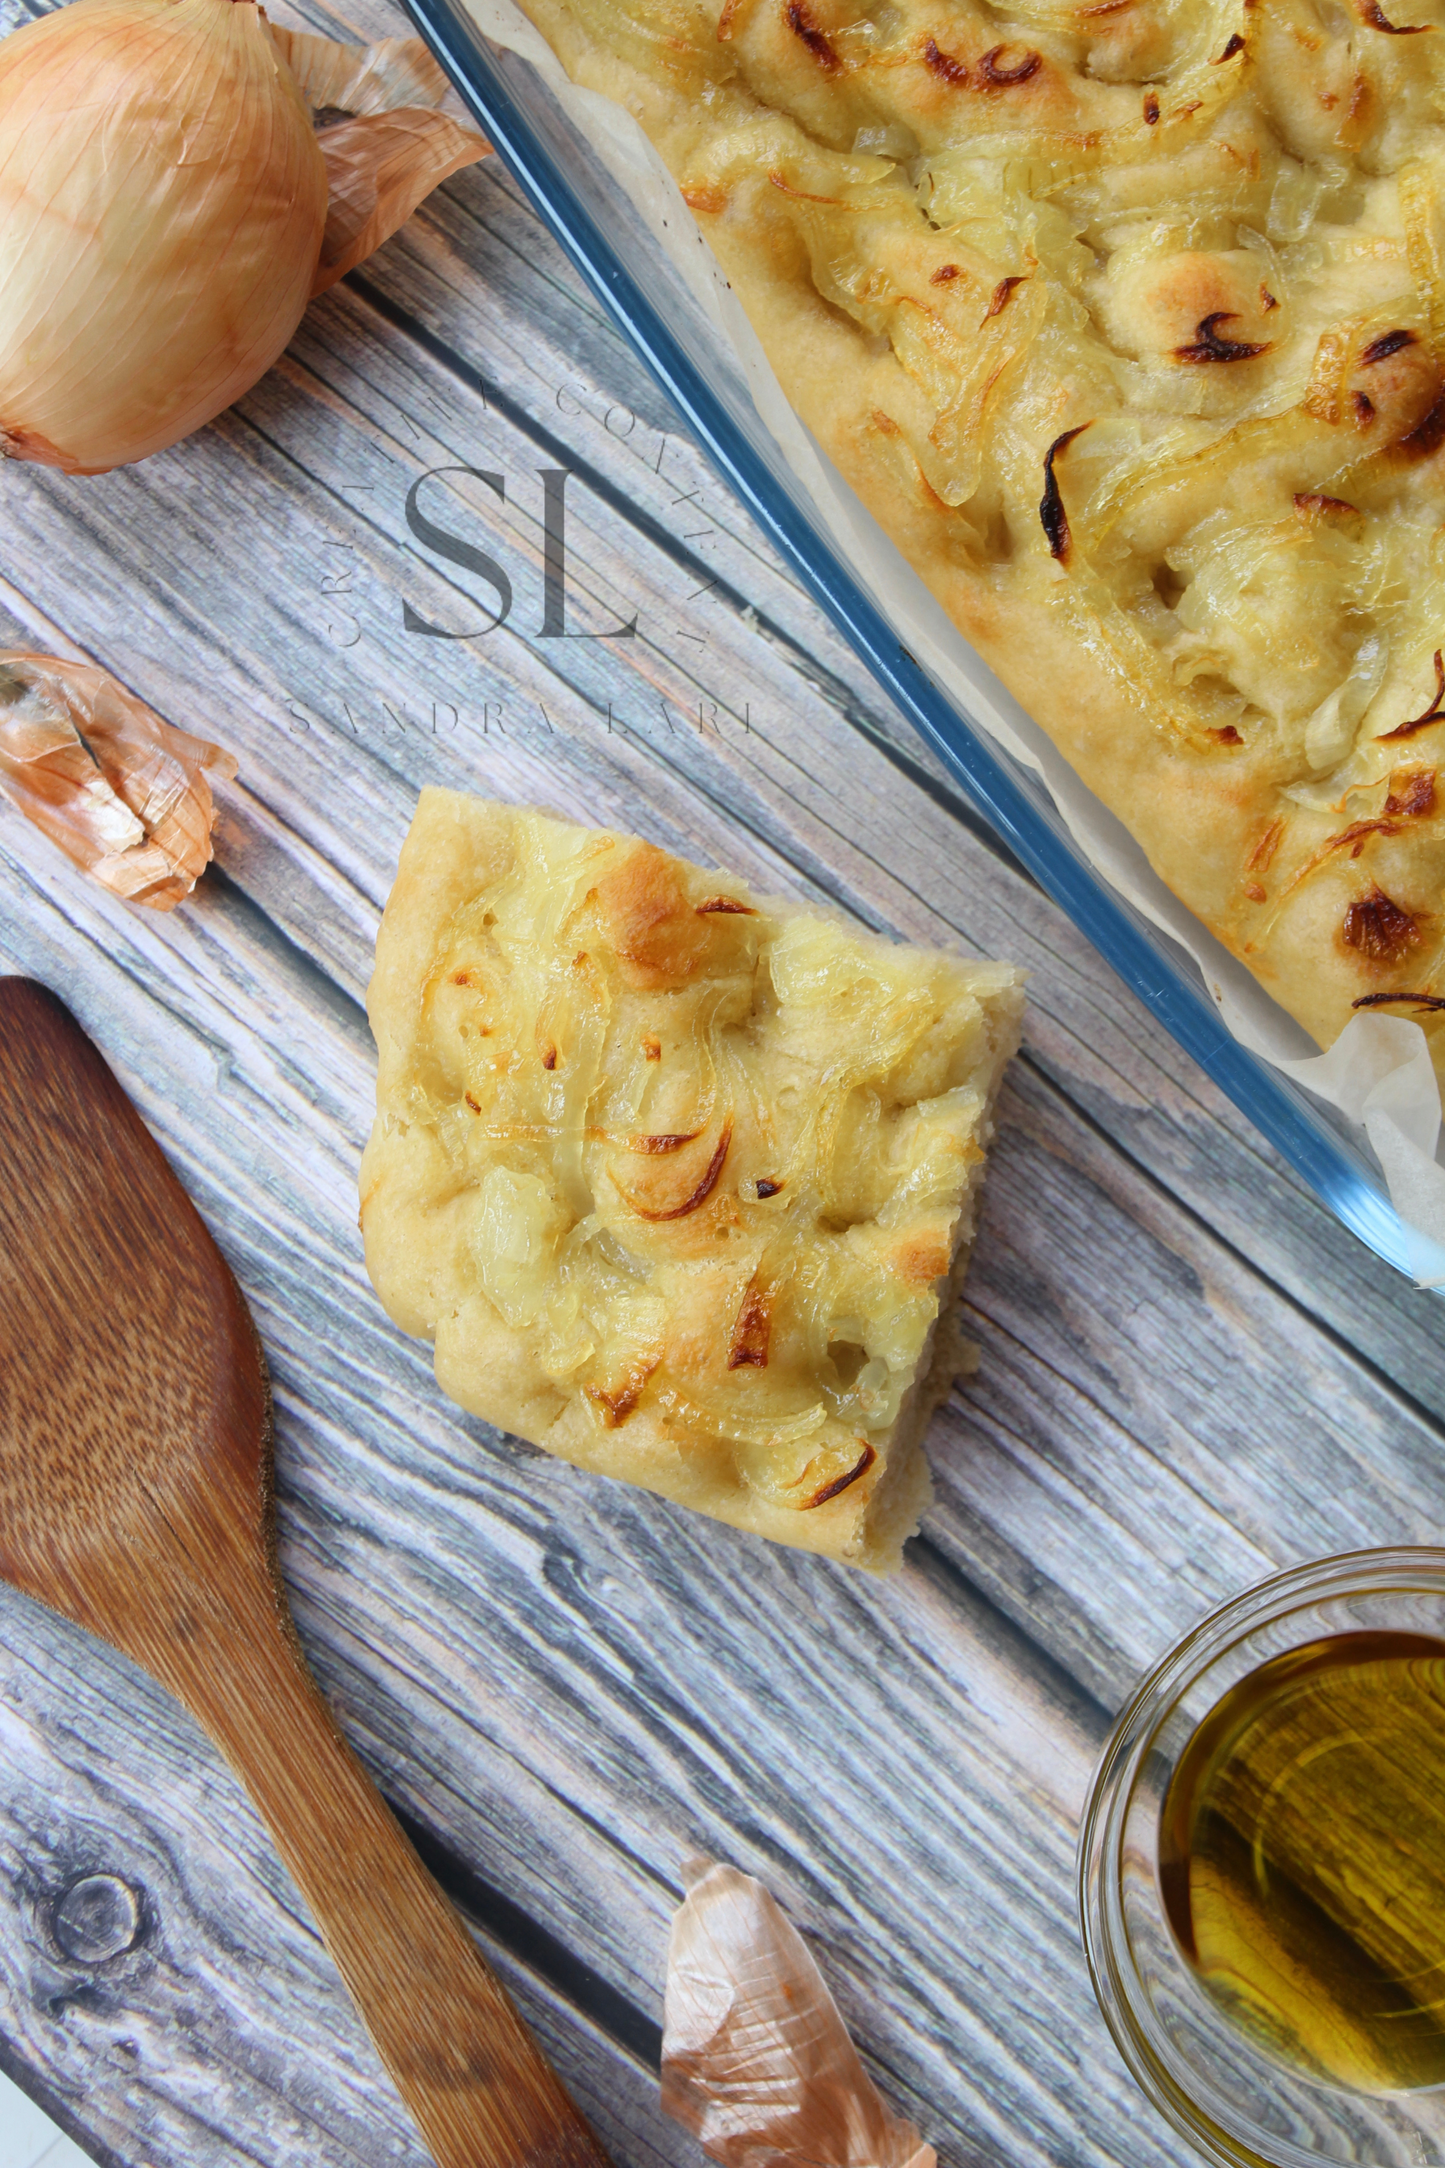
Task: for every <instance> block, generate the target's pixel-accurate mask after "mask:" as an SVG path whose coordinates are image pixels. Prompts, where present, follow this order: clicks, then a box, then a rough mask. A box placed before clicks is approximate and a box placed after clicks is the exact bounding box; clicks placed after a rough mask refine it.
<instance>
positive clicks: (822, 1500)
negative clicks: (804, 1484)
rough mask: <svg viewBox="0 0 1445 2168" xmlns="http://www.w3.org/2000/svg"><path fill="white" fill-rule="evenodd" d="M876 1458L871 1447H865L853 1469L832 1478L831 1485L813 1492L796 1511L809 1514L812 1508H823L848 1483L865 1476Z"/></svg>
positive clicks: (828, 1484) (826, 1484)
mask: <svg viewBox="0 0 1445 2168" xmlns="http://www.w3.org/2000/svg"><path fill="white" fill-rule="evenodd" d="M877 1458H878V1455H877V1454H876V1453H875V1452H874V1450H873V1448H872V1446H871V1445H865V1446H864V1448H863V1454H862V1458H861V1459H860V1460H859V1462H858V1465H857V1466H856V1467H855V1468H850V1469H849V1470H848V1473H847V1474H846V1475H839V1476H834V1478H833V1480H832V1482H831V1483H825V1484H824V1485H823V1488H822V1489H821V1490H820V1491H814V1493H813V1495H812V1497H811V1498H805V1499H804V1500H803V1502H802V1504H801V1505H800V1506H799V1508H798V1511H799V1512H800V1513H811V1512H812V1510H813V1508H814V1506H825V1505H826V1504H827V1503H828V1500H829V1499H830V1498H836V1497H837V1495H838V1493H839V1491H845V1490H846V1489H847V1488H848V1485H849V1484H850V1483H856V1482H857V1480H858V1478H859V1476H860V1475H866V1474H867V1473H868V1470H869V1469H870V1468H871V1467H872V1465H873V1463H874V1461H875V1460H876V1459H877Z"/></svg>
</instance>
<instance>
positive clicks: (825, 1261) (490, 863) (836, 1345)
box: [361, 790, 1023, 1569]
mask: <svg viewBox="0 0 1445 2168" xmlns="http://www.w3.org/2000/svg"><path fill="white" fill-rule="evenodd" d="M1022 1006H1023V995H1022V991H1021V987H1020V974H1019V973H1018V972H1017V971H1015V970H1014V969H1013V968H1012V967H1011V966H1009V965H1007V964H990V963H966V962H964V961H963V960H962V959H961V958H959V957H956V956H946V955H939V954H935V953H933V952H931V951H927V950H922V949H914V948H901V947H895V946H894V945H892V944H891V943H889V942H887V941H883V940H879V939H876V938H874V937H872V936H869V935H866V934H861V933H858V932H855V931H854V930H853V928H852V927H851V926H848V925H846V924H844V923H840V922H835V921H834V920H832V919H825V918H820V917H817V916H814V915H813V914H811V913H810V912H807V911H804V910H801V909H797V908H794V907H791V906H788V905H784V904H775V903H763V902H757V901H755V900H754V899H753V898H752V897H751V896H750V895H749V893H748V891H747V888H746V887H745V886H744V884H743V883H742V882H741V881H738V880H735V879H733V878H731V877H730V876H728V875H723V874H717V873H706V872H703V871H702V870H701V869H700V868H698V867H696V866H690V865H687V864H685V863H683V862H682V861H681V860H679V859H675V858H670V857H668V856H667V855H666V854H665V853H664V852H662V851H660V850H657V849H656V848H655V847H654V846H653V845H651V844H648V843H643V842H639V841H638V840H637V839H636V838H634V837H631V836H618V835H611V834H607V833H605V832H598V831H595V830H592V829H586V828H575V827H572V826H570V825H568V824H567V823H565V822H562V821H556V820H550V819H548V818H546V817H545V816H544V815H542V814H540V813H534V812H528V811H519V810H517V809H515V808H512V807H509V806H503V805H493V804H489V803H488V802H486V801H485V800H483V799H479V798H470V797H464V796H461V795H458V794H456V793H453V792H450V791H442V790H426V791H424V792H423V793H422V796H421V801H420V804H419V805H418V808H417V814H416V819H415V821H414V822H413V824H412V828H411V832H410V834H409V835H408V837H407V840H406V844H405V847H404V848H403V851H402V855H401V864H400V866H399V868H398V871H397V878H396V885H395V887H394V888H393V890H392V894H391V899H390V901H389V902H388V904H387V907H386V913H385V916H384V918H383V920H382V926H381V934H380V937H379V939H378V942H377V952H376V974H375V976H374V978H373V980H372V983H371V992H370V998H369V1007H370V1014H371V1022H372V1028H373V1030H374V1032H375V1034H376V1042H377V1048H378V1053H379V1072H378V1078H377V1119H376V1126H375V1128H374V1130H373V1132H372V1136H371V1141H370V1143H369V1145H368V1146H367V1149H366V1153H365V1156H364V1159H363V1161H362V1171H361V1193H362V1194H361V1224H362V1230H363V1233H364V1235H365V1239H366V1262H367V1267H368V1269H369V1271H370V1273H371V1276H372V1279H373V1281H374V1283H375V1285H376V1289H377V1292H378V1294H379V1295H380V1296H381V1299H382V1301H383V1303H384V1304H385V1305H386V1308H387V1310H388V1311H389V1312H390V1314H391V1315H392V1317H393V1318H395V1319H396V1321H397V1323H398V1324H400V1325H402V1326H403V1327H404V1328H405V1329H406V1330H407V1331H408V1332H414V1333H418V1334H424V1335H426V1336H427V1337H428V1338H432V1339H434V1340H435V1342H436V1369H437V1378H438V1380H439V1382H440V1383H441V1385H442V1387H443V1389H444V1391H446V1392H448V1393H450V1394H451V1396H452V1398H453V1399H454V1400H457V1401H459V1402H460V1403H461V1405H462V1406H463V1407H464V1408H469V1409H470V1410H471V1411H472V1412H473V1414H476V1415H480V1416H483V1417H485V1418H486V1419H487V1420H488V1421H490V1422H493V1423H496V1424H498V1425H499V1426H501V1427H502V1428H503V1429H506V1430H509V1431H512V1432H514V1433H515V1434H516V1435H517V1436H519V1437H523V1438H528V1439H530V1440H531V1441H532V1442H533V1444H535V1445H541V1446H545V1447H546V1448H547V1449H548V1451H549V1452H553V1453H559V1454H561V1455H562V1456H563V1458H564V1459H567V1460H571V1461H575V1462H577V1463H578V1464H579V1465H580V1466H582V1467H585V1468H595V1469H599V1470H601V1471H602V1472H603V1473H604V1474H607V1475H615V1476H620V1477H622V1478H623V1479H624V1480H626V1481H627V1482H630V1483H640V1484H643V1485H645V1486H646V1487H647V1488H648V1489H649V1490H655V1491H660V1492H662V1494H663V1495H664V1496H665V1497H668V1498H675V1499H677V1500H679V1501H680V1502H681V1503H682V1504H684V1505H690V1506H695V1507H697V1508H698V1510H699V1511H701V1512H704V1513H711V1514H713V1515H715V1516H716V1517H717V1518H718V1519H719V1520H724V1521H731V1522H732V1523H733V1524H734V1525H735V1526H737V1527H739V1528H749V1529H754V1530H756V1531H757V1532H758V1533H759V1534H761V1535H765V1536H771V1537H773V1538H774V1539H775V1540H776V1541H778V1542H781V1543H792V1544H797V1545H799V1546H801V1547H802V1548H803V1549H805V1550H812V1551H822V1552H825V1553H827V1554H828V1555H829V1556H830V1557H833V1558H841V1559H846V1560H848V1561H849V1562H851V1563H853V1564H856V1565H862V1566H870V1567H874V1568H882V1569H887V1568H890V1567H892V1566H894V1565H896V1564H897V1562H898V1554H899V1549H900V1546H901V1544H902V1543H903V1541H904V1539H905V1537H907V1536H909V1535H911V1534H912V1532H913V1530H914V1528H915V1527H916V1526H917V1522H918V1515H919V1513H920V1511H921V1509H922V1508H923V1506H924V1505H925V1504H926V1503H927V1499H928V1471H927V1466H926V1463H925V1461H924V1458H923V1455H922V1452H921V1450H920V1442H919V1441H920V1439H921V1437H922V1434H923V1431H924V1428H925V1426H926V1424H927V1422H928V1418H929V1416H930V1414H931V1413H932V1411H933V1409H934V1407H935V1405H936V1404H937V1402H938V1401H939V1400H940V1399H941V1398H942V1397H943V1396H944V1394H945V1393H946V1392H947V1390H948V1386H949V1383H950V1381H951V1379H952V1377H953V1374H954V1372H955V1370H956V1369H957V1368H958V1367H959V1355H960V1344H959V1343H958V1342H957V1341H956V1340H955V1339H954V1337H953V1335H952V1331H951V1320H950V1319H949V1317H948V1316H947V1312H948V1310H949V1307H950V1303H951V1298H952V1295H953V1292H954V1290H955V1288H956V1285H957V1282H958V1280H959V1278H960V1277H961V1275H962V1272H963V1269H964V1266H965V1264H966V1262H967V1257H968V1252H969V1248H970V1246H971V1244H972V1240H973V1231H974V1214H975V1209H976V1201H977V1187H978V1181H979V1177H980V1175H981V1172H982V1169H983V1163H984V1151H985V1147H986V1145H987V1143H988V1139H989V1133H990V1126H991V1109H992V1103H993V1097H994V1093H995V1091H996V1089H997V1086H998V1082H999V1077H1000V1075H1001V1072H1002V1070H1003V1067H1004V1064H1005V1063H1006V1062H1007V1060H1008V1058H1009V1056H1010V1054H1012V1052H1013V1051H1014V1048H1015V1046H1016V1044H1017V1041H1018V1033H1019V1024H1020V1017H1021V1011H1022Z"/></svg>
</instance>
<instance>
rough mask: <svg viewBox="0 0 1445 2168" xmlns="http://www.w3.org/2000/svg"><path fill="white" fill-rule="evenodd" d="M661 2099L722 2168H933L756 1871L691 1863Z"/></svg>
mask: <svg viewBox="0 0 1445 2168" xmlns="http://www.w3.org/2000/svg"><path fill="white" fill-rule="evenodd" d="M682 1873H683V1880H684V1882H685V1883H686V1885H687V1896H686V1898H685V1900H684V1902H683V1904H682V1906H681V1907H680V1909H679V1910H678V1912H677V1914H676V1916H675V1917H674V1919H673V1923H672V1935H671V1938H670V1940H669V1943H668V1951H667V2005H666V2012H665V2022H664V2029H663V2039H662V2105H663V2108H664V2109H665V2110H666V2112H667V2114H669V2115H671V2116H675V2117H676V2118H677V2120H678V2121H679V2122H680V2123H684V2124H686V2126H687V2128H688V2129H689V2130H690V2131H692V2132H693V2133H694V2134H695V2135H696V2136H697V2137H698V2138H699V2139H701V2141H702V2145H703V2149H704V2151H705V2152H708V2153H710V2154H711V2155H712V2157H713V2159H714V2160H717V2161H721V2162H722V2163H723V2164H724V2168H936V2156H935V2153H934V2150H933V2147H932V2146H931V2145H927V2144H925V2143H924V2141H923V2139H922V2138H920V2136H919V2134H918V2132H917V2131H916V2130H915V2129H914V2127H913V2125H912V2124H911V2123H905V2122H903V2121H901V2120H900V2118H899V2117H898V2116H896V2115H894V2114H893V2113H892V2112H891V2110H890V2109H888V2108H887V2107H886V2106H885V2105H884V2103H883V2100H882V2098H881V2096H880V2095H879V2092H878V2089H877V2087H876V2086H875V2085H874V2083H873V2081H872V2079H871V2078H870V2077H869V2075H868V2073H867V2071H866V2070H865V2069H864V2068H863V2064H862V2062H861V2060H860V2059H859V2055H858V2050H857V2049H856V2048H855V2047H854V2045H853V2042H852V2041H851V2039H850V2038H849V2037H848V2030H847V2027H846V2026H845V2025H844V2023H843V2020H842V2018H841V2016H840V2015H839V2013H838V2006H837V2004H836V2003H835V2002H834V2000H833V1998H832V1996H831V1995H830V1994H829V1992H828V1989H827V1986H826V1984H825V1982H824V1980H823V1975H822V1974H821V1973H820V1972H819V1970H818V1967H817V1965H816V1964H815V1963H814V1961H813V1958H812V1956H811V1955H810V1953H809V1951H808V1948H807V1945H806V1944H805V1943H804V1941H803V1938H802V1936H801V1935H800V1934H799V1933H798V1930H797V1928H796V1927H794V1926H793V1925H792V1923H791V1921H790V1920H789V1919H788V1918H787V1917H786V1915H785V1914H784V1912H783V1910H782V1908H781V1907H780V1906H779V1904H778V1903H777V1901H776V1899H775V1898H773V1897H771V1896H770V1895H769V1893H768V1892H767V1890H765V1889H764V1888H763V1885H762V1884H761V1882H757V1881H755V1880H754V1879H753V1877H752V1876H751V1875H750V1874H743V1873H741V1872H740V1871H739V1869H738V1868H736V1867H727V1866H723V1865H721V1864H719V1862H717V1861H716V1860H709V1859H691V1860H688V1861H686V1862H685V1863H684V1865H683V1870H682Z"/></svg>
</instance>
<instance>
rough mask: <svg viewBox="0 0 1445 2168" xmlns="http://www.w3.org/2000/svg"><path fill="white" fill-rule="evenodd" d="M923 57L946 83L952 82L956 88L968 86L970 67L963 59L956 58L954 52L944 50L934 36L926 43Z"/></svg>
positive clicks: (926, 63)
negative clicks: (937, 43)
mask: <svg viewBox="0 0 1445 2168" xmlns="http://www.w3.org/2000/svg"><path fill="white" fill-rule="evenodd" d="M923 58H924V63H925V65H926V66H928V67H930V68H931V69H932V70H933V72H934V74H935V75H937V76H940V77H941V78H942V80H943V81H944V82H945V83H952V84H953V86H954V88H955V90H964V89H966V88H967V85H968V69H967V68H966V67H965V66H964V64H963V62H962V61H961V60H955V59H954V57H953V54H952V53H945V52H942V51H941V50H940V49H939V47H938V46H937V45H936V44H935V43H934V41H933V39H932V38H929V39H927V40H926V41H925V43H924V47H923Z"/></svg>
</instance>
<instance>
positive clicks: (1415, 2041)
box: [1158, 1631, 1445, 2095]
mask: <svg viewBox="0 0 1445 2168" xmlns="http://www.w3.org/2000/svg"><path fill="white" fill-rule="evenodd" d="M1158 1876H1159V1889H1160V1894H1161V1896H1162V1899H1163V1903H1164V1910H1165V1913H1166V1915H1167V1918H1168V1921H1169V1925H1170V1927H1171V1929H1172V1931H1173V1934H1174V1937H1175V1939H1176V1941H1177V1943H1178V1945H1179V1948H1180V1950H1181V1951H1182V1952H1183V1954H1184V1956H1185V1957H1186V1958H1187V1959H1188V1962H1189V1965H1190V1967H1191V1969H1192V1971H1193V1972H1194V1974H1195V1976H1196V1977H1197V1978H1198V1979H1199V1981H1200V1982H1201V1983H1202V1984H1203V1986H1204V1987H1205V1989H1206V1990H1207V1991H1208V1993H1209V1995H1210V1996H1211V1998H1212V1999H1213V2000H1214V2001H1215V2002H1216V2003H1218V2004H1219V2005H1220V2006H1221V2008H1222V2009H1223V2010H1224V2011H1225V2012H1226V2014H1227V2015H1228V2016H1229V2018H1230V2019H1231V2021H1232V2022H1233V2024H1234V2025H1235V2026H1237V2027H1238V2028H1239V2030H1240V2031H1241V2032H1243V2033H1244V2034H1246V2035H1247V2036H1248V2037H1249V2038H1250V2039H1252V2040H1253V2041H1254V2042H1255V2044H1256V2045H1257V2046H1258V2047H1259V2048H1260V2049H1262V2050H1263V2051H1264V2052H1265V2053H1266V2054H1267V2055H1268V2056H1269V2057H1270V2058H1271V2059H1273V2060H1274V2061H1276V2062H1279V2063H1283V2064H1285V2065H1287V2066H1289V2067H1291V2068H1293V2069H1294V2070H1296V2071H1299V2072H1301V2073H1302V2074H1304V2075H1306V2076H1308V2077H1310V2078H1313V2079H1314V2080H1315V2081H1316V2082H1320V2081H1323V2082H1324V2083H1326V2084H1329V2085H1334V2086H1339V2087H1343V2088H1348V2089H1350V2090H1352V2091H1356V2092H1364V2093H1372V2094H1376V2095H1379V2094H1389V2093H1400V2092H1407V2091H1416V2090H1419V2089H1422V2088H1426V2087H1434V2086H1445V1640H1438V1639H1435V1638H1433V1637H1430V1636H1426V1635H1422V1634H1413V1633H1403V1632H1383V1631H1379V1632H1349V1633H1341V1634H1335V1635H1331V1636H1330V1637H1328V1638H1326V1639H1321V1640H1317V1641H1314V1642H1311V1643H1308V1644H1306V1645H1305V1646H1303V1647H1300V1648H1295V1649H1292V1650H1290V1651H1289V1652H1288V1653H1287V1654H1285V1655H1282V1656H1278V1657H1275V1658H1273V1659H1272V1660H1271V1661H1269V1662H1267V1663H1265V1664H1263V1665H1261V1666H1260V1667H1259V1668H1258V1669H1257V1670H1254V1671H1252V1672H1250V1673H1249V1674H1248V1676H1247V1677H1245V1678H1243V1679H1241V1680H1240V1681H1239V1683H1238V1684H1237V1685H1235V1686H1233V1687H1231V1688H1230V1690H1229V1691H1228V1693H1226V1694H1225V1696H1224V1698H1223V1699H1222V1700H1221V1701H1220V1702H1219V1703H1218V1704H1217V1705H1216V1706H1215V1707H1214V1709H1213V1710H1211V1712H1210V1714H1209V1715H1208V1716H1207V1717H1206V1718H1205V1719H1204V1721H1203V1723H1202V1724H1200V1726H1199V1728H1198V1730H1197V1731H1195V1733H1194V1734H1193V1736H1192V1738H1191V1739H1190V1740H1189V1742H1188V1744H1187V1746H1186V1747H1185V1749H1184V1751H1183V1753H1182V1754H1181V1756H1180V1758H1179V1761H1178V1763H1177V1765H1176V1767H1175V1769H1174V1773H1173V1776H1172V1779H1171V1780H1170V1783H1169V1787H1168V1791H1167V1793H1166V1795H1165V1798H1164V1802H1163V1808H1162V1812H1161V1815H1160V1822H1159V1851H1158Z"/></svg>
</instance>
